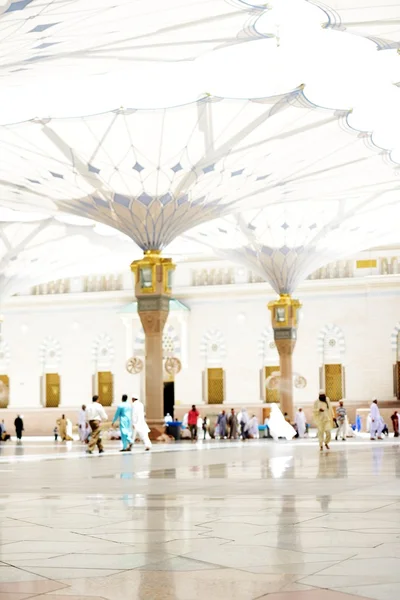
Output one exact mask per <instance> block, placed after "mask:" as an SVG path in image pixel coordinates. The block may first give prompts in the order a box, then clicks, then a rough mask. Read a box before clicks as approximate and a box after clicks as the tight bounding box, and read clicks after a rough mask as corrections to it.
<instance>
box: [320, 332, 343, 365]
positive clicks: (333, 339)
mask: <svg viewBox="0 0 400 600" xmlns="http://www.w3.org/2000/svg"><path fill="white" fill-rule="evenodd" d="M317 344H318V353H319V355H320V357H321V359H322V362H323V360H324V357H325V356H327V355H328V356H332V355H333V356H338V355H340V356H343V355H344V354H345V352H346V342H345V338H344V333H343V330H342V329H341V328H340V327H338V326H337V325H334V324H333V323H328V324H327V325H325V326H324V327H322V329H321V331H320V332H319V335H318V338H317Z"/></svg>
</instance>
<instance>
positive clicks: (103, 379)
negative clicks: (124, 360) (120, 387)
mask: <svg viewBox="0 0 400 600" xmlns="http://www.w3.org/2000/svg"><path fill="white" fill-rule="evenodd" d="M114 356H115V349H114V344H113V341H112V339H111V337H110V336H109V335H107V334H106V333H102V334H100V335H98V336H97V337H96V338H95V340H94V342H93V345H92V359H93V367H94V375H93V394H97V395H98V396H99V402H100V404H102V405H103V406H111V405H112V403H113V401H114V375H113V373H112V364H113V361H114Z"/></svg>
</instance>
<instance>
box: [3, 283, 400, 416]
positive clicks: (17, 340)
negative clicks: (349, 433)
mask: <svg viewBox="0 0 400 600" xmlns="http://www.w3.org/2000/svg"><path fill="white" fill-rule="evenodd" d="M396 281H397V280H396ZM396 281H394V280H393V279H390V277H389V278H385V277H382V278H381V279H380V281H374V282H371V281H370V280H369V279H368V278H365V279H364V280H360V279H358V280H357V281H354V280H346V281H344V280H341V281H337V282H326V281H315V282H308V283H307V284H306V285H305V287H304V288H303V290H301V289H300V290H299V293H298V294H297V296H298V297H299V298H300V300H301V301H302V302H303V318H302V321H301V323H300V327H299V331H298V342H297V346H296V350H295V357H294V370H295V371H296V372H298V373H300V374H301V375H303V376H304V377H305V378H306V379H307V382H308V385H307V387H306V388H305V389H304V390H296V391H295V400H296V403H297V404H298V405H306V404H308V403H311V402H313V400H314V399H315V396H316V394H317V393H318V390H319V365H320V357H319V356H318V350H317V338H318V335H319V332H320V330H321V328H322V327H324V326H325V325H326V324H328V323H333V324H335V325H337V326H339V327H340V328H341V329H342V331H343V333H344V337H345V343H346V352H345V355H344V360H343V362H344V365H345V368H346V388H347V389H346V391H347V394H346V398H347V400H348V401H354V402H360V401H367V400H369V399H370V398H371V397H372V396H375V395H376V396H377V397H379V398H381V399H382V400H388V399H391V398H392V391H393V390H392V362H393V355H392V348H391V343H390V341H391V340H390V338H391V334H392V331H393V330H394V328H395V326H396V325H397V324H398V323H399V321H400V288H399V286H398V284H397V283H396ZM176 292H177V295H178V296H179V297H180V299H181V300H182V302H184V303H185V304H186V305H187V306H188V307H189V308H190V314H189V315H188V325H187V342H186V343H187V348H185V349H184V350H185V353H187V367H185V368H184V369H183V370H182V372H181V373H180V374H179V375H177V377H176V382H175V397H176V402H177V403H180V404H181V405H187V404H192V403H195V404H201V402H202V386H201V374H202V371H203V370H204V369H205V368H206V366H207V365H206V359H205V358H204V357H202V356H201V355H200V345H201V341H202V338H203V336H204V334H205V333H206V332H207V331H209V330H210V329H215V330H219V331H220V332H221V333H222V336H223V339H224V343H225V344H226V357H224V358H223V359H222V362H221V365H219V366H223V368H224V369H225V373H226V389H225V395H226V403H227V404H228V405H232V404H236V405H240V404H244V403H248V404H257V403H259V402H261V401H260V389H259V370H260V367H261V359H260V356H259V348H258V345H259V340H260V337H261V333H262V331H263V329H264V328H265V327H266V326H267V325H269V323H270V315H269V311H268V309H267V306H266V305H267V303H268V301H270V300H271V299H272V298H273V297H274V295H273V294H272V292H271V290H270V288H268V286H266V285H264V284H248V285H242V286H240V285H229V286H218V287H217V286H215V287H212V286H209V287H197V288H191V287H186V288H180V289H178V290H176ZM130 301H131V296H130V295H129V294H126V293H125V294H124V293H122V292H121V293H116V294H109V293H106V292H105V293H103V294H101V293H97V294H75V295H69V296H68V295H60V296H50V297H45V296H40V297H37V296H36V297H29V296H24V297H23V298H22V297H20V298H14V299H12V301H11V302H10V304H9V306H8V307H6V309H5V310H4V316H5V320H4V326H3V331H4V340H5V341H6V342H8V344H9V345H10V350H11V362H10V366H9V371H8V375H9V377H10V407H12V406H15V407H17V406H21V407H22V406H25V407H38V406H40V386H39V381H40V375H41V374H42V367H41V365H40V362H39V346H40V344H41V343H42V342H43V340H44V338H45V337H47V336H52V337H54V338H56V339H58V340H59V342H60V344H61V349H62V355H61V363H60V370H59V372H60V375H61V402H62V404H63V405H64V406H71V407H72V406H79V405H80V404H82V403H83V402H88V400H89V399H90V397H91V395H92V373H93V361H92V345H93V341H94V339H95V338H96V336H97V335H99V334H102V333H106V334H108V335H109V336H110V337H111V338H112V340H113V344H114V347H115V357H114V361H113V366H112V369H111V370H112V371H113V373H114V389H115V398H116V400H119V398H120V396H121V395H122V394H123V393H128V394H130V395H137V396H140V395H141V393H140V392H141V390H140V388H141V377H140V376H133V375H129V374H128V373H127V371H126V369H125V362H126V359H127V358H128V354H129V348H128V346H127V331H128V329H127V326H126V324H125V323H124V322H123V319H122V318H121V315H120V314H119V310H121V308H123V306H125V305H126V304H127V303H129V302H130ZM179 318H180V317H179V316H178V315H172V313H171V317H170V319H171V322H172V323H173V325H174V327H175V329H176V330H178V331H179ZM136 319H137V317H136ZM137 326H138V327H139V322H138V321H137ZM132 335H133V337H134V334H132ZM128 345H129V344H128Z"/></svg>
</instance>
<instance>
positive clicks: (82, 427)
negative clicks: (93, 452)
mask: <svg viewBox="0 0 400 600" xmlns="http://www.w3.org/2000/svg"><path fill="white" fill-rule="evenodd" d="M78 428H79V439H80V440H81V442H86V440H87V437H88V435H89V432H88V427H87V418H86V406H85V405H84V404H82V408H81V410H80V411H79V413H78Z"/></svg>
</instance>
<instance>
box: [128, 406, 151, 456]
mask: <svg viewBox="0 0 400 600" xmlns="http://www.w3.org/2000/svg"><path fill="white" fill-rule="evenodd" d="M132 426H133V436H132V437H133V443H135V440H136V436H139V437H140V439H141V440H142V442H143V443H144V446H145V449H146V450H150V448H151V441H150V438H149V432H150V428H149V427H148V425H147V423H146V419H145V417H144V406H143V403H142V402H140V400H138V399H137V398H132Z"/></svg>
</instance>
